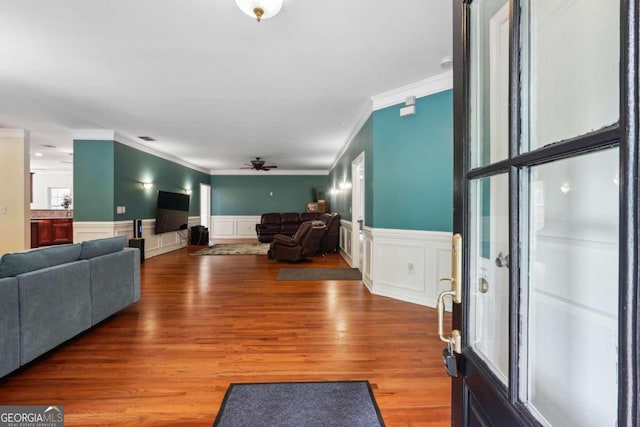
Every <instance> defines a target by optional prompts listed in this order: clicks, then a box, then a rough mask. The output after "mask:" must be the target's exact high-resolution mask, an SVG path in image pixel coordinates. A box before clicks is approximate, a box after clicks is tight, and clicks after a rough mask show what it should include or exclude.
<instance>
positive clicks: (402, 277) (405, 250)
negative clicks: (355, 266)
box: [363, 228, 451, 307]
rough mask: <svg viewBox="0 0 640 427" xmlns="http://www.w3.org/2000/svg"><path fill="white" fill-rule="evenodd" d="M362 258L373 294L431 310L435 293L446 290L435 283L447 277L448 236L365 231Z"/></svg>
mask: <svg viewBox="0 0 640 427" xmlns="http://www.w3.org/2000/svg"><path fill="white" fill-rule="evenodd" d="M368 236H370V240H369V237H368ZM367 248H369V249H367ZM365 254H366V255H365V263H366V260H367V259H370V260H371V266H370V268H371V276H370V278H369V279H368V280H370V282H371V284H367V287H368V288H369V289H370V290H371V292H372V293H374V294H378V295H383V296H387V297H391V298H395V299H399V300H402V301H408V302H412V303H416V304H421V305H426V306H429V307H435V306H436V302H437V297H438V293H439V292H440V291H442V290H445V289H447V288H448V286H450V285H449V284H448V283H442V284H440V282H439V279H440V278H442V277H450V276H451V233H448V232H438V231H417V230H391V229H376V228H373V229H369V230H367V229H365ZM367 255H370V256H367ZM366 270H367V268H366V267H365V272H363V276H364V278H365V279H366V278H367V272H366Z"/></svg>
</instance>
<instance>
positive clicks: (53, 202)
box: [49, 187, 71, 209]
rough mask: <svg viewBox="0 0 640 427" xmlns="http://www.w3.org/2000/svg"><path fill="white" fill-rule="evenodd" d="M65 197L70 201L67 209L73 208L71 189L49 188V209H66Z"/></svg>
mask: <svg viewBox="0 0 640 427" xmlns="http://www.w3.org/2000/svg"><path fill="white" fill-rule="evenodd" d="M65 196H66V197H67V198H68V199H69V204H68V205H67V208H69V207H71V189H70V188H65V187H50V188H49V208H50V209H65V206H64V205H65V203H64V202H65Z"/></svg>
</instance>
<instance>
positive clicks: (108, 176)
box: [73, 140, 116, 221]
mask: <svg viewBox="0 0 640 427" xmlns="http://www.w3.org/2000/svg"><path fill="white" fill-rule="evenodd" d="M114 144H115V143H114V142H113V141H83V140H74V141H73V217H74V221H113V215H114V212H115V206H116V205H115V204H114V200H115V198H114V186H113V182H114V167H113V161H114Z"/></svg>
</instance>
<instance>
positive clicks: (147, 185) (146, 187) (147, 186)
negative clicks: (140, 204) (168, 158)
mask: <svg viewBox="0 0 640 427" xmlns="http://www.w3.org/2000/svg"><path fill="white" fill-rule="evenodd" d="M140 185H142V189H143V190H150V189H151V187H153V182H144V181H140Z"/></svg>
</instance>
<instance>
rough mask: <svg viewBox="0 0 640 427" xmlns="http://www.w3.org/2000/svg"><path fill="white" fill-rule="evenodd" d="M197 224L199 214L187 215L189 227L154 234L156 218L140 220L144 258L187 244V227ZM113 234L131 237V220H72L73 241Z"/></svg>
mask: <svg viewBox="0 0 640 427" xmlns="http://www.w3.org/2000/svg"><path fill="white" fill-rule="evenodd" d="M198 224H200V217H199V216H195V217H189V228H188V229H187V230H180V231H171V232H168V233H162V234H155V232H154V229H155V225H156V220H155V219H144V220H142V237H143V238H144V239H145V242H144V243H145V248H144V253H145V259H146V258H151V257H154V256H156V255H160V254H164V253H167V252H171V251H175V250H177V249H180V248H184V247H185V246H187V245H188V244H189V229H190V228H191V226H193V225H198ZM113 236H126V237H127V240H129V239H132V238H133V220H126V221H74V222H73V242H74V243H80V242H84V241H85V240H94V239H104V238H106V237H113Z"/></svg>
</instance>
